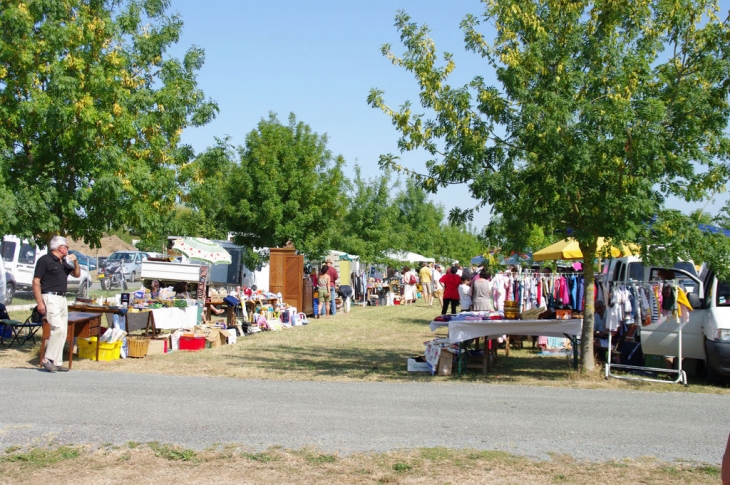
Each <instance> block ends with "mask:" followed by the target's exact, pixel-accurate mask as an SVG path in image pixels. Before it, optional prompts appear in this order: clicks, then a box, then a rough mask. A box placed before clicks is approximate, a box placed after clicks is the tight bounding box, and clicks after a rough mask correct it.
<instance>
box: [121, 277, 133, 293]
mask: <svg viewBox="0 0 730 485" xmlns="http://www.w3.org/2000/svg"><path fill="white" fill-rule="evenodd" d="M132 274H134V273H132ZM122 289H123V290H126V289H127V280H125V279H124V278H122Z"/></svg>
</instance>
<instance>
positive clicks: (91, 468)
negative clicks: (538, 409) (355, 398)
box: [0, 306, 728, 485]
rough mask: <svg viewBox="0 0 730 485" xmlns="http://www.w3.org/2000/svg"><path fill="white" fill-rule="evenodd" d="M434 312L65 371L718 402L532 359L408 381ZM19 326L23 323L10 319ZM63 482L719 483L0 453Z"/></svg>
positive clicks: (347, 460) (293, 457) (663, 466)
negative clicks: (484, 387) (443, 385)
mask: <svg viewBox="0 0 730 485" xmlns="http://www.w3.org/2000/svg"><path fill="white" fill-rule="evenodd" d="M436 313H437V312H434V311H433V309H432V308H426V307H424V306H416V307H375V308H373V307H368V308H361V307H356V308H353V311H352V313H350V314H348V315H345V314H339V315H337V316H336V317H334V318H330V319H320V320H312V323H310V324H309V325H307V326H303V327H296V328H290V329H285V330H283V331H281V332H263V333H260V334H256V335H253V336H250V337H246V338H239V341H238V343H237V344H236V345H228V346H223V347H219V348H214V349H207V350H204V351H200V352H173V353H170V354H166V355H156V356H149V357H146V358H144V359H126V360H117V361H113V362H94V361H90V360H81V359H79V360H74V364H73V369H74V370H87V369H89V370H104V371H111V372H137V373H148V374H170V375H188V376H215V377H229V378H238V379H278V380H329V381H424V382H426V381H428V382H447V381H457V380H458V381H464V382H472V383H511V384H519V385H549V386H564V387H576V388H613V389H640V390H653V391H662V392H666V391H676V392H688V391H689V392H692V391H694V392H716V393H728V390H727V389H725V388H719V387H712V386H707V385H704V384H703V383H701V382H700V383H699V384H695V383H694V382H693V385H691V386H690V387H688V388H685V387H682V386H677V385H668V384H654V383H634V382H628V381H620V380H610V381H606V380H605V379H603V378H602V375H601V374H600V373H599V372H595V373H592V374H587V375H580V374H578V373H576V372H575V371H574V370H573V369H572V367H571V365H570V364H571V363H570V361H569V360H568V359H565V358H558V357H539V356H537V355H536V354H535V353H534V352H533V351H532V350H531V349H525V350H521V351H515V350H513V351H512V354H511V356H510V357H509V358H506V357H504V351H503V350H501V351H500V352H499V353H500V357H499V359H498V362H497V365H496V367H495V369H494V371H493V372H491V373H490V374H488V375H486V376H484V375H482V374H481V373H480V372H475V371H469V372H468V373H467V374H465V375H464V376H462V377H457V376H455V375H454V376H445V377H432V376H430V375H428V374H423V373H408V372H406V359H407V358H408V357H410V356H414V355H419V354H422V352H423V342H425V341H427V340H430V339H432V338H434V337H435V336H445V333H446V330H445V328H442V329H440V330H439V331H438V332H437V333H436V334H435V335H434V334H433V333H432V332H431V331H430V330H429V328H428V323H429V322H430V320H431V318H432V317H434V316H435V315H436ZM13 317H14V318H16V319H23V318H25V316H24V315H23V314H14V315H13ZM38 351H39V346H36V347H35V348H30V347H26V348H22V349H18V348H17V347H13V348H12V349H2V350H0V367H5V368H12V367H21V368H30V367H34V366H37V365H38ZM51 477H52V479H53V481H54V482H56V483H60V484H64V483H98V484H108V483H134V484H135V485H145V484H159V483H179V482H180V481H181V480H182V481H184V482H185V483H193V484H195V483H206V484H208V483H257V484H269V483H270V484H281V483H305V484H306V483H321V484H329V483H332V484H337V485H340V484H342V483H355V484H366V483H367V484H370V483H373V484H432V483H444V484H447V483H454V484H456V483H459V484H471V483H474V484H477V483H478V484H481V483H495V484H502V483H505V484H506V483H514V484H517V483H528V482H529V483H536V484H555V483H561V484H562V483H566V484H572V483H575V484H583V483H615V484H622V483H626V484H629V483H631V484H633V483H644V484H655V483H656V484H660V483H661V484H680V483H682V484H704V483H717V482H718V481H719V469H718V467H716V466H711V465H706V464H697V463H664V462H660V461H657V460H655V459H653V458H646V459H641V460H625V461H609V462H583V461H576V460H574V459H572V458H570V457H564V456H554V457H552V459H551V460H545V461H536V460H532V459H529V458H525V457H518V456H514V455H510V454H508V453H505V452H499V451H476V450H451V449H443V448H435V449H413V450H403V451H393V452H390V453H377V454H375V453H365V454H352V455H347V456H340V455H332V454H326V453H322V452H320V451H318V450H314V449H308V448H307V449H300V450H284V449H280V448H272V449H268V450H264V451H261V450H251V449H247V448H246V447H244V446H234V445H226V446H219V447H215V448H214V449H210V450H206V451H203V452H196V451H193V450H185V449H181V448H177V447H176V446H175V445H174V444H171V445H167V444H159V443H148V444H138V443H129V444H128V445H127V446H126V447H111V446H103V445H102V446H101V447H99V448H90V447H85V446H79V447H54V446H52V445H51V446H48V447H40V446H39V447H35V448H31V449H18V448H13V449H7V450H0V484H5V483H7V484H10V483H12V484H19V485H22V484H31V483H38V482H41V481H47V480H48V479H49V478H51Z"/></svg>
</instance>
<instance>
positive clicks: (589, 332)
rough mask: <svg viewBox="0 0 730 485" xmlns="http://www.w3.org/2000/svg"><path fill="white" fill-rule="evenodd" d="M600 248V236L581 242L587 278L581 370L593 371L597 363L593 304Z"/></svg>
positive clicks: (584, 272) (584, 271) (584, 274)
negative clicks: (594, 263) (595, 260)
mask: <svg viewBox="0 0 730 485" xmlns="http://www.w3.org/2000/svg"><path fill="white" fill-rule="evenodd" d="M597 248H598V238H594V239H593V240H592V241H591V242H590V243H589V244H588V246H584V245H583V243H580V250H581V252H582V253H583V278H584V279H585V282H584V285H585V292H584V293H583V294H584V298H585V305H584V307H583V329H582V331H581V337H580V350H581V358H580V371H581V372H585V371H586V370H588V371H592V370H593V368H594V367H595V365H596V361H595V356H594V355H593V315H594V313H595V309H594V305H593V295H594V294H595V282H594V280H595V271H594V266H593V260H594V258H595V257H596V250H597Z"/></svg>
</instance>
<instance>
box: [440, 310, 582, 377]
mask: <svg viewBox="0 0 730 485" xmlns="http://www.w3.org/2000/svg"><path fill="white" fill-rule="evenodd" d="M492 318H494V315H493V314H490V313H487V312H462V313H459V314H457V315H451V316H449V317H446V318H443V317H439V318H437V319H435V320H433V321H432V322H431V324H430V328H431V331H432V332H435V331H436V330H437V329H438V328H440V327H444V326H447V327H448V329H449V337H448V340H449V342H450V343H451V344H459V345H460V347H461V344H462V343H463V342H466V341H469V340H473V339H480V338H484V339H485V341H488V340H492V339H494V338H497V337H500V336H502V335H510V334H511V335H528V336H547V337H566V338H569V339H570V340H571V343H572V348H573V363H574V367H577V363H578V346H577V337H578V336H579V335H580V333H581V329H582V327H583V319H581V318H570V319H553V320H542V319H531V320H505V319H499V320H496V319H492ZM486 348H487V344H486V342H485V349H486ZM486 358H487V356H486V355H485V359H486ZM485 363H486V361H485ZM484 369H485V371H486V369H487V366H486V365H485V367H484ZM461 370H462V352H459V374H461Z"/></svg>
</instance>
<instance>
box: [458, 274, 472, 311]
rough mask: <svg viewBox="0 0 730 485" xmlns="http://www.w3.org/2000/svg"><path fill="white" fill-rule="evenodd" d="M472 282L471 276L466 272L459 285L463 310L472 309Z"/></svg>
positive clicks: (460, 303) (460, 302)
mask: <svg viewBox="0 0 730 485" xmlns="http://www.w3.org/2000/svg"><path fill="white" fill-rule="evenodd" d="M470 282H471V280H470V276H469V275H466V274H462V275H461V284H460V285H459V305H460V306H461V311H462V312H467V311H469V310H471V285H469V283H470Z"/></svg>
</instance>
